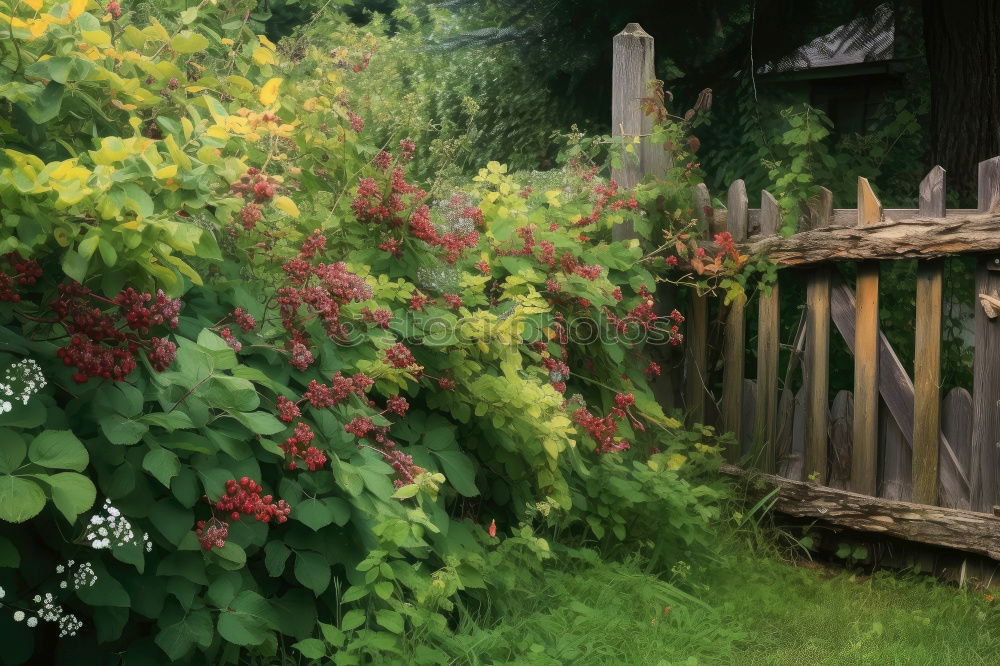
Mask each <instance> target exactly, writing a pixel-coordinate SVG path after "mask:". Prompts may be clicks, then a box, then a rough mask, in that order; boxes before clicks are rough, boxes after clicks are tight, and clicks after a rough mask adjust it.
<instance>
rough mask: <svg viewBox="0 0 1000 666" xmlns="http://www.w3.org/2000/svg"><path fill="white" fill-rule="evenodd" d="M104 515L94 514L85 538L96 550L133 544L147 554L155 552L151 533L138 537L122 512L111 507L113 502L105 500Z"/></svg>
mask: <svg viewBox="0 0 1000 666" xmlns="http://www.w3.org/2000/svg"><path fill="white" fill-rule="evenodd" d="M102 511H103V514H104V515H101V514H96V513H95V514H94V515H93V516H91V517H90V524H89V525H87V531H86V532H85V533H84V537H85V538H86V539H87V541H89V542H90V546H91V548H93V549H94V550H102V549H105V548H111V546H112V544H113V545H115V546H125V545H127V544H132V545H136V546H142V547H143V548H144V549H145V550H146V552H147V553H148V552H150V551H151V550H153V542H152V541H151V540H150V538H149V533H143V534H142V537H141V538H140V537H136V534H135V531H134V530H133V529H132V523H131V522H129V519H128V518H126V517H125V516H123V515H122V512H121V511H119V510H118V509H116V508H115V507H114V506H112V505H111V500H109V499H106V500H104V506H103V507H102Z"/></svg>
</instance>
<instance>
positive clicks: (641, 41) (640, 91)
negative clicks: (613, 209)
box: [611, 23, 670, 240]
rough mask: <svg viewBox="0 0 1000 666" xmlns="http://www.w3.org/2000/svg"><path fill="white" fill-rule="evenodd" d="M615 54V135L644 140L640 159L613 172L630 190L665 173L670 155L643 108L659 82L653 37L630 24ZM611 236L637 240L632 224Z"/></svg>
mask: <svg viewBox="0 0 1000 666" xmlns="http://www.w3.org/2000/svg"><path fill="white" fill-rule="evenodd" d="M612 51H613V56H612V58H613V63H612V70H611V135H612V136H623V135H624V136H641V137H643V138H642V139H640V143H639V145H638V146H636V155H637V157H638V160H637V161H636V160H631V159H630V160H625V161H624V163H623V164H622V167H621V168H620V169H614V170H613V171H612V176H611V177H612V178H614V179H615V180H616V181H617V182H618V184H619V185H621V186H622V187H624V188H630V187H634V186H635V185H637V184H638V183H639V181H641V180H642V179H643V177H644V176H646V175H647V174H651V173H652V174H662V173H665V172H666V170H667V168H668V166H669V164H670V155H669V154H668V153H667V152H666V151H665V150H663V147H662V146H658V145H654V144H652V143H651V142H650V141H649V137H648V135H649V133H650V131H651V130H652V127H653V121H652V118H651V117H650V116H648V115H646V114H644V113H643V112H642V109H641V108H640V104H641V100H642V98H643V97H648V96H649V94H650V89H649V83H650V82H651V81H653V80H655V79H656V69H655V66H654V47H653V38H652V36H650V35H649V34H648V33H647V32H646V31H645V30H643V29H642V26H640V25H639V24H638V23H629V24H628V25H626V26H625V29H624V30H622V31H621V32H620V33H618V34H617V35H615V37H614V39H613V40H612ZM611 234H612V237H613V238H614V239H615V240H622V239H626V238H635V231H634V229H633V227H632V224H631V222H624V223H622V224H616V225H614V227H613V228H612V230H611Z"/></svg>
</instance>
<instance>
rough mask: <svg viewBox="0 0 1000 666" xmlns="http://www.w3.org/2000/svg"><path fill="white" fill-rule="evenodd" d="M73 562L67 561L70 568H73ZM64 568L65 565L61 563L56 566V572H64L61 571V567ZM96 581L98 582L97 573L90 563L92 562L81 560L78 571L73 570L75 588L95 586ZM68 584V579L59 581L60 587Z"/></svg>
mask: <svg viewBox="0 0 1000 666" xmlns="http://www.w3.org/2000/svg"><path fill="white" fill-rule="evenodd" d="M73 564H74V562H73V560H70V561H69V562H67V565H68V566H69V567H70V569H72V568H73ZM62 568H63V567H62V566H61V565H60V566H58V567H56V573H62V571H60V569H62ZM96 582H97V574H95V573H94V567H92V566H91V565H90V562H81V563H80V566H78V567H77V568H76V571H74V572H73V589H74V590H79V589H81V588H84V587H93V585H94V583H96ZM67 584H68V581H65V580H64V581H62V582H61V583H59V587H61V588H63V589H65V588H66V586H67Z"/></svg>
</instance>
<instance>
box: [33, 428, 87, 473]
mask: <svg viewBox="0 0 1000 666" xmlns="http://www.w3.org/2000/svg"><path fill="white" fill-rule="evenodd" d="M28 459H29V460H31V462H33V463H35V464H36V465H41V466H42V467H48V468H50V469H71V470H74V471H77V472H82V471H83V470H84V469H86V468H87V463H88V462H90V456H89V455H88V454H87V449H86V448H85V447H84V446H83V443H81V442H80V440H79V439H77V438H76V435H74V434H73V433H72V432H70V431H69V430H45V431H42V433H41V434H39V435H38V436H37V437H35V438H34V439H33V440H31V444H30V445H29V446H28Z"/></svg>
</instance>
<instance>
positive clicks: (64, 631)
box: [14, 592, 83, 638]
mask: <svg viewBox="0 0 1000 666" xmlns="http://www.w3.org/2000/svg"><path fill="white" fill-rule="evenodd" d="M34 602H35V603H36V604H41V608H39V609H38V611H37V613H38V617H34V616H31V617H29V618H28V620H27V622H26V624H27V625H28V626H29V627H34V626H36V625H37V624H38V620H39V618H40V619H42V620H43V621H44V622H54V623H56V624H58V625H59V638H65V637H66V636H76V632H77V631H79V630H80V629H81V628H82V627H83V622H81V621H80V618H78V617H77V616H76V615H73V614H72V613H67V612H66V611H64V610H63V607H62V606H60V605H59V604H57V603H56V600H55V597H53V596H52V594H51V593H50V592H46V593H45V596H44V597H43V596H42V595H40V594H36V595H35V598H34ZM19 616H20V617H19ZM23 619H24V612H23V611H17V612H15V613H14V620H16V621H17V622H20V621H21V620H23Z"/></svg>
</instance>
